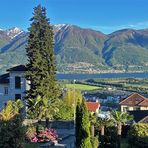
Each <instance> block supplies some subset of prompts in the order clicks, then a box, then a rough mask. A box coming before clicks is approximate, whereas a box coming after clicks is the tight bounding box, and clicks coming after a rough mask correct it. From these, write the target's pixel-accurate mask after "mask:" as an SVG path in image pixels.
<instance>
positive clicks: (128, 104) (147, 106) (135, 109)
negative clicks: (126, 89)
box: [119, 93, 148, 123]
mask: <svg viewBox="0 0 148 148" xmlns="http://www.w3.org/2000/svg"><path fill="white" fill-rule="evenodd" d="M119 104H120V107H121V112H128V113H129V114H130V115H132V116H133V119H134V122H135V123H148V98H145V97H144V96H142V95H140V94H138V93H134V94H132V95H130V96H129V97H127V98H125V99H124V100H122V101H121V102H120V103H119Z"/></svg>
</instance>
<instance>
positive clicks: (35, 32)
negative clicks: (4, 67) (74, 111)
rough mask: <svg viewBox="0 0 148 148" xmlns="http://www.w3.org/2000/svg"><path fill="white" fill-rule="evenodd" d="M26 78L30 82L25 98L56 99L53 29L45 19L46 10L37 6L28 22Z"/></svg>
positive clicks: (57, 93)
mask: <svg viewBox="0 0 148 148" xmlns="http://www.w3.org/2000/svg"><path fill="white" fill-rule="evenodd" d="M30 21H31V22H32V23H31V27H30V28H29V29H28V30H29V38H28V45H27V48H26V51H27V56H28V64H27V72H26V78H27V80H29V81H30V90H28V91H27V93H26V97H27V98H31V99H32V98H36V97H37V96H38V95H39V96H41V97H47V98H57V97H58V95H59V90H58V87H57V84H56V65H55V57H54V40H53V36H54V34H53V29H52V26H51V25H50V22H49V19H48V18H47V17H46V9H45V8H43V7H41V5H38V6H37V7H35V8H34V13H33V17H32V18H31V20H30Z"/></svg>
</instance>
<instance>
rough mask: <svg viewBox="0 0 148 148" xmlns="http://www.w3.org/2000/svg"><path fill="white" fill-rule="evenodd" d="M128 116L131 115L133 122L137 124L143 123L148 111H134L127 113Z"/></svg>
mask: <svg viewBox="0 0 148 148" xmlns="http://www.w3.org/2000/svg"><path fill="white" fill-rule="evenodd" d="M128 112H129V114H130V115H133V117H134V121H135V122H136V123H137V122H142V123H143V122H144V121H146V119H147V117H148V110H135V111H128Z"/></svg>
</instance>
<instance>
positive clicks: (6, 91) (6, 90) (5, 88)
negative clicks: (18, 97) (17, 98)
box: [4, 87, 8, 95]
mask: <svg viewBox="0 0 148 148" xmlns="http://www.w3.org/2000/svg"><path fill="white" fill-rule="evenodd" d="M4 94H5V95H8V87H4Z"/></svg>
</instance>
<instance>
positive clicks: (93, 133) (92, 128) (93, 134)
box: [91, 124, 95, 137]
mask: <svg viewBox="0 0 148 148" xmlns="http://www.w3.org/2000/svg"><path fill="white" fill-rule="evenodd" d="M91 136H92V137H94V136H95V128H94V125H93V124H92V125H91Z"/></svg>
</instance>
